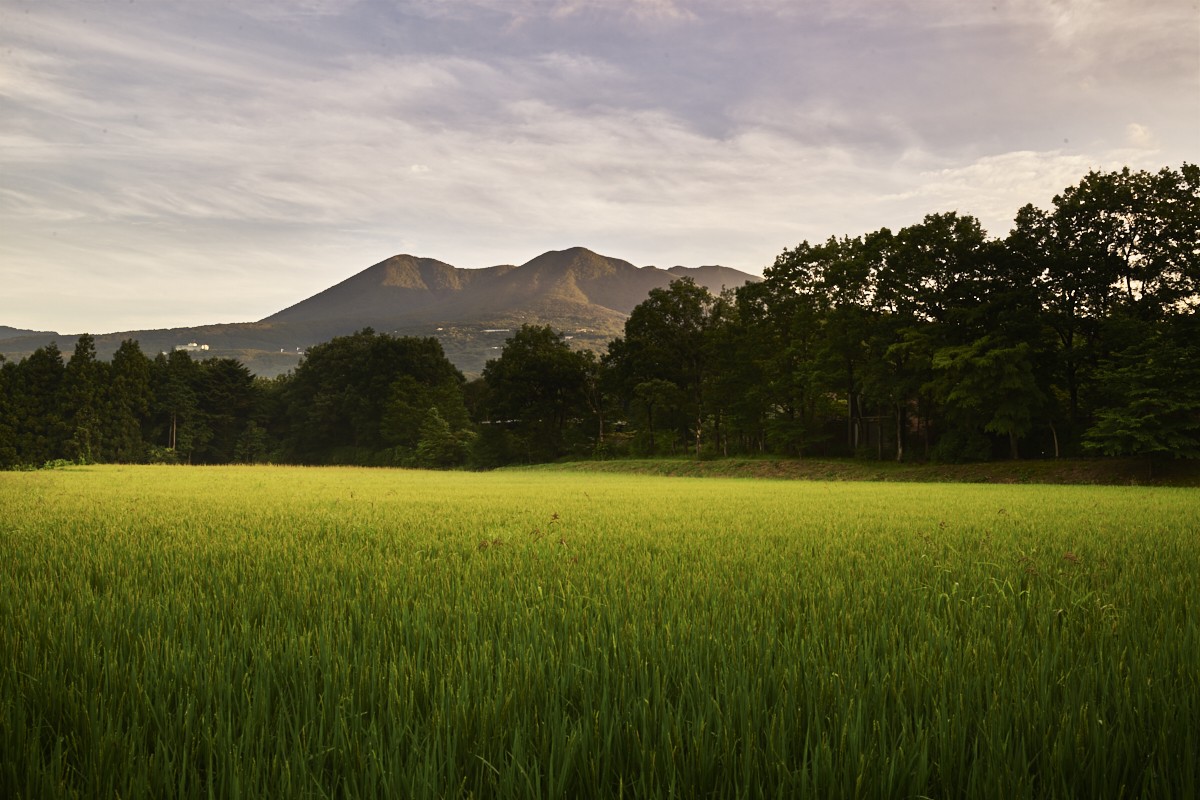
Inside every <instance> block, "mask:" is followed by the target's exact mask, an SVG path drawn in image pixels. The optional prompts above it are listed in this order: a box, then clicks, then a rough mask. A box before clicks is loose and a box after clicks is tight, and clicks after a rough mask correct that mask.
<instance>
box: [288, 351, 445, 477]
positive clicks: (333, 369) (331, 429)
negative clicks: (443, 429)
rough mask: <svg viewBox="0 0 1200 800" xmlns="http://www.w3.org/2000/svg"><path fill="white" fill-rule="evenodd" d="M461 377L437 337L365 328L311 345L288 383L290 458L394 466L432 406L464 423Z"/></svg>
mask: <svg viewBox="0 0 1200 800" xmlns="http://www.w3.org/2000/svg"><path fill="white" fill-rule="evenodd" d="M461 386H462V375H461V374H460V373H459V372H458V370H456V369H455V368H454V366H453V365H452V364H451V363H450V362H449V361H448V360H447V359H446V356H445V354H444V353H443V352H442V347H441V345H440V344H439V343H438V341H437V340H436V339H433V338H414V337H393V336H389V335H387V334H377V333H375V332H374V331H373V330H371V329H369V328H368V329H365V330H363V331H361V332H359V333H356V334H354V335H353V336H341V337H337V338H335V339H333V340H332V341H330V342H327V343H325V344H321V345H317V346H315V347H312V348H310V349H309V351H308V354H307V355H306V356H305V358H304V361H303V362H302V363H301V364H300V366H299V367H298V368H297V369H296V372H295V374H294V375H293V376H292V378H291V380H290V381H288V382H287V383H286V384H285V385H284V386H283V388H282V394H283V401H284V407H285V410H284V412H283V417H284V419H285V425H284V427H285V428H286V430H287V434H286V437H285V442H284V445H285V446H284V450H285V455H286V458H287V459H288V460H293V461H298V462H301V463H353V464H377V463H390V461H391V460H392V458H393V456H392V455H391V454H393V453H395V452H396V451H397V448H399V450H400V451H401V452H404V453H411V452H412V451H413V449H414V448H415V447H416V446H417V443H418V439H419V431H420V425H421V422H422V420H423V418H424V415H425V413H426V411H427V410H428V409H429V408H430V407H431V406H433V405H437V406H438V407H439V408H441V409H444V410H443V411H442V413H443V414H444V415H445V418H446V419H448V420H450V421H451V422H452V423H453V424H456V425H459V426H461V425H465V424H466V410H465V407H464V406H463V402H462V393H461Z"/></svg>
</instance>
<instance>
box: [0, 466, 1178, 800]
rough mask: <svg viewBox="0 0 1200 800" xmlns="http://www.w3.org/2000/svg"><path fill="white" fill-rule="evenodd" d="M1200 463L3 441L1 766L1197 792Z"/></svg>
mask: <svg viewBox="0 0 1200 800" xmlns="http://www.w3.org/2000/svg"><path fill="white" fill-rule="evenodd" d="M1198 598H1200V492H1198V491H1197V490H1195V489H1168V488H1144V487H1072V486H1054V487H1049V486H991V485H951V484H919V485H918V484H903V483H887V484H882V483H819V482H801V481H797V482H782V481H754V480H745V479H741V480H737V479H703V480H702V479H687V478H657V477H649V476H626V475H602V474H575V473H572V474H556V473H552V472H510V473H503V472H502V473H492V474H469V473H426V472H418V471H392V470H355V469H304V468H282V467H220V468H183V467H77V468H70V469H65V470H55V471H44V472H36V473H0V796H2V797H6V798H42V797H89V798H90V797H105V798H108V797H123V798H131V797H180V798H191V797H196V798H200V797H219V798H251V797H272V798H277V797H282V798H286V797H312V798H325V797H331V798H332V797H337V798H351V797H391V798H424V797H480V798H483V797H505V798H508V797H547V798H557V797H570V798H575V797H596V798H601V797H603V798H607V797H637V798H655V797H680V798H692V797H704V796H707V797H778V798H797V797H816V798H829V797H834V798H836V797H871V798H873V797H888V798H902V797H929V798H943V797H945V798H951V797H954V798H957V797H973V798H974V797H996V798H1001V797H1002V798H1020V797H1028V798H1035V797H1106V798H1118V797H1154V798H1169V797H1197V796H1200V757H1198V756H1197V753H1200V600H1198Z"/></svg>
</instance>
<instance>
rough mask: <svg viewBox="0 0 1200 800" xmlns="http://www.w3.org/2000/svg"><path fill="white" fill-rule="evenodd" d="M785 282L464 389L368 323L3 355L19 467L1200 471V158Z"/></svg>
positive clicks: (847, 249)
mask: <svg viewBox="0 0 1200 800" xmlns="http://www.w3.org/2000/svg"><path fill="white" fill-rule="evenodd" d="M764 278H765V279H764V280H763V281H762V282H761V283H756V284H747V285H745V286H743V287H741V288H739V289H737V290H736V291H732V292H726V293H725V294H723V295H721V296H719V297H714V296H712V295H710V294H709V293H708V292H707V290H705V289H703V288H701V287H698V286H696V285H695V284H694V283H692V282H691V281H690V280H688V279H683V280H679V281H676V282H674V283H673V284H671V286H670V287H669V288H665V289H655V290H653V291H651V292H650V294H649V297H648V298H647V299H646V300H645V301H644V302H643V303H641V304H640V305H639V306H637V308H635V309H634V311H633V312H632V314H631V315H630V317H629V319H628V321H627V322H626V324H625V330H624V335H623V336H621V337H620V338H617V339H615V340H614V341H612V342H611V343H610V344H609V346H608V349H607V352H605V353H604V354H603V355H597V354H596V353H593V352H591V351H580V350H575V349H572V347H571V343H570V342H569V341H567V340H566V338H565V337H564V336H562V335H561V334H559V333H556V332H555V331H553V330H552V329H550V328H547V327H534V326H526V327H524V328H521V329H520V330H519V331H517V332H516V333H515V334H514V335H513V336H512V337H511V338H510V339H509V340H508V341H507V342H506V344H505V346H504V348H503V350H502V351H501V353H500V355H499V357H498V358H496V359H495V360H493V361H490V362H488V364H487V366H486V367H485V369H484V370H483V374H482V376H481V377H480V378H478V379H476V380H473V381H470V382H468V381H466V380H464V378H463V376H462V374H461V373H460V372H459V371H458V370H457V369H455V367H454V366H453V365H452V364H451V363H450V362H449V361H448V360H447V359H446V357H445V355H444V353H443V352H442V349H441V345H440V344H439V343H438V342H437V340H435V339H431V338H397V337H392V336H388V335H384V334H377V333H375V332H374V331H372V330H371V329H365V330H363V331H360V332H358V333H356V334H354V335H353V336H345V337H340V338H336V339H334V340H332V341H330V342H327V343H324V344H321V345H318V346H316V347H313V348H312V349H311V350H310V351H309V352H308V354H307V356H306V357H305V359H304V360H303V361H302V362H301V363H300V365H299V366H298V367H297V368H296V369H295V370H294V371H293V372H291V373H289V374H287V375H284V376H282V377H280V378H276V379H273V380H264V379H259V378H255V377H254V376H253V375H251V373H250V372H249V370H248V369H247V368H246V367H245V366H243V365H242V364H240V363H239V362H237V361H235V360H232V359H207V360H203V361H197V360H194V359H193V358H192V357H191V355H189V354H188V353H187V352H185V351H175V352H171V353H165V354H159V355H157V356H155V357H153V358H151V357H149V356H147V355H146V354H145V353H143V352H142V351H141V349H140V348H139V346H138V344H137V342H135V341H126V342H125V343H124V344H123V345H122V346H121V348H120V350H119V351H118V352H117V353H116V354H115V356H114V357H113V358H112V360H111V361H110V362H105V361H100V360H98V359H97V358H96V352H95V347H94V343H93V340H92V337H90V336H88V335H84V336H81V337H80V338H79V341H78V343H77V344H76V346H75V349H74V352H73V353H72V354H71V356H70V358H69V359H66V358H64V354H63V353H62V352H60V351H59V350H58V348H57V347H55V346H53V345H50V346H47V347H44V348H41V349H39V350H37V351H36V352H34V353H33V354H32V355H30V356H29V357H27V358H24V359H22V360H21V361H19V362H15V363H14V362H7V361H4V360H3V357H0V467H4V468H15V467H30V466H41V465H44V464H46V463H56V462H59V461H72V462H119V463H132V462H147V461H150V462H183V463H193V464H216V463H231V462H244V463H254V462H286V463H300V464H363V465H399V466H428V467H454V466H463V465H466V466H473V467H480V468H486V467H492V466H497V465H501V464H506V463H514V462H533V461H547V460H554V459H558V458H563V457H616V456H623V455H653V454H684V453H689V454H695V455H698V456H723V455H735V454H754V453H770V454H778V455H787V456H798V457H802V456H808V455H820V456H855V457H862V458H877V459H897V460H923V459H931V460H938V461H951V462H954V461H978V460H988V459H994V458H1030V457H1033V458H1045V457H1056V456H1061V455H1084V454H1095V455H1145V456H1151V457H1156V456H1169V457H1170V456H1173V457H1185V458H1197V457H1200V315H1198V306H1200V167H1197V166H1196V165H1194V164H1184V165H1183V166H1182V167H1181V168H1180V169H1178V170H1174V169H1169V168H1167V169H1163V170H1161V171H1159V172H1157V173H1149V172H1133V171H1130V170H1128V169H1125V170H1121V171H1119V172H1107V173H1102V172H1092V173H1089V174H1088V175H1087V176H1085V177H1084V178H1083V179H1082V180H1081V181H1080V182H1079V184H1078V185H1076V186H1072V187H1069V188H1067V189H1066V190H1064V191H1063V192H1062V193H1061V194H1059V195H1058V196H1056V197H1055V198H1054V200H1053V207H1052V208H1050V209H1048V210H1042V209H1038V208H1035V207H1033V206H1031V205H1030V206H1026V207H1024V208H1022V209H1021V210H1020V211H1019V212H1018V214H1017V217H1016V220H1015V224H1014V228H1013V230H1012V232H1011V233H1010V234H1009V235H1008V236H1007V237H1006V238H1005V239H993V238H989V237H988V236H987V235H986V233H985V232H984V231H983V229H982V228H981V226H980V224H979V222H978V221H977V220H976V219H974V218H973V217H970V216H964V215H959V214H957V213H954V212H950V213H940V214H931V215H929V216H927V217H925V219H924V220H923V221H922V222H920V223H918V224H915V225H912V226H909V227H906V228H903V229H901V230H899V231H897V232H892V231H890V230H888V229H886V228H883V229H880V230H878V231H874V232H872V233H868V234H864V235H862V236H858V237H855V238H849V237H843V238H831V239H829V240H828V241H825V242H823V243H819V244H810V243H808V242H802V243H800V244H799V245H798V246H796V247H795V248H789V249H785V250H784V251H783V252H782V253H781V254H780V255H779V256H778V258H776V260H775V263H774V264H773V265H772V266H770V267H768V268H767V269H766V270H765V272H764Z"/></svg>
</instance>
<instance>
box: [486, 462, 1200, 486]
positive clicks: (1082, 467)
mask: <svg viewBox="0 0 1200 800" xmlns="http://www.w3.org/2000/svg"><path fill="white" fill-rule="evenodd" d="M509 469H529V470H538V471H549V472H604V473H619V474H637V475H661V476H671V477H697V478H700V477H703V478H714V477H716V478H777V479H785V480H810V481H891V482H894V481H900V482H904V483H1044V484H1081V485H1090V486H1192V487H1200V461H1195V460H1177V459H1156V460H1154V461H1153V462H1151V461H1150V460H1148V459H1145V458H1093V459H1086V458H1073V459H1072V458H1062V459H1039V460H1020V461H989V462H984V463H978V464H937V463H922V462H915V463H902V464H898V463H896V462H894V461H873V460H867V459H813V458H807V459H787V458H765V457H764V458H720V459H711V460H697V459H695V458H686V457H681V458H646V459H614V460H611V461H568V462H562V463H558V464H538V465H534V466H529V467H512V468H509Z"/></svg>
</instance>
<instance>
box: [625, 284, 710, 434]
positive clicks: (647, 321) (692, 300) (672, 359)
mask: <svg viewBox="0 0 1200 800" xmlns="http://www.w3.org/2000/svg"><path fill="white" fill-rule="evenodd" d="M714 302H715V301H714V298H713V296H712V295H711V294H709V292H708V290H707V289H705V288H704V287H703V286H698V285H697V284H696V283H695V282H694V281H693V280H692V279H691V278H681V279H679V280H675V281H672V282H671V284H670V286H668V287H666V288H663V289H651V290H650V294H649V296H648V297H647V298H646V299H645V300H643V301H642V302H641V303H639V304H638V305H637V306H636V307H635V308H634V309H633V311H632V312H630V314H629V319H627V320H626V321H625V335H624V336H623V337H621V338H619V339H616V340H614V341H613V342H611V343H610V344H609V348H608V354H607V363H608V365H609V366H610V368H611V369H612V370H613V371H614V378H615V382H616V383H617V384H618V385H619V386H620V387H621V388H620V391H621V392H622V394H623V395H624V396H625V397H626V398H632V397H633V392H634V389H635V387H637V386H638V385H639V384H642V383H645V382H646V381H650V380H664V381H668V382H670V383H672V384H674V386H675V387H676V389H677V391H678V393H679V396H680V397H681V398H682V402H681V403H679V404H678V412H679V413H678V415H677V416H676V417H675V422H676V426H675V427H676V431H677V434H678V436H679V438H680V439H681V440H684V441H687V442H688V445H689V446H693V447H694V448H695V451H696V452H697V453H699V451H700V448H701V445H702V439H703V430H704V418H705V413H706V407H705V403H704V387H705V378H706V375H707V369H708V364H707V362H706V354H707V349H706V346H705V342H706V329H707V327H708V323H709V314H710V312H711V311H712V308H713V305H714Z"/></svg>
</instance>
